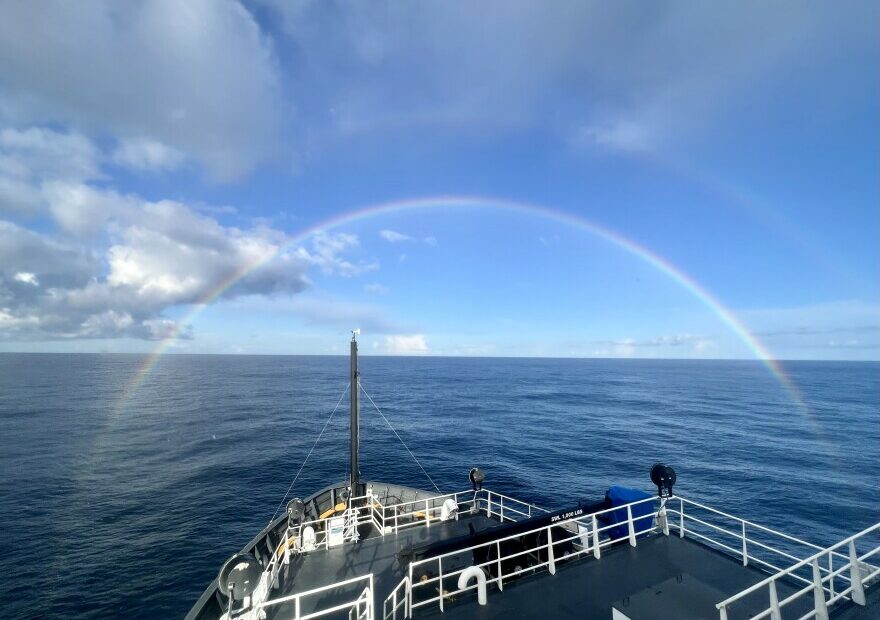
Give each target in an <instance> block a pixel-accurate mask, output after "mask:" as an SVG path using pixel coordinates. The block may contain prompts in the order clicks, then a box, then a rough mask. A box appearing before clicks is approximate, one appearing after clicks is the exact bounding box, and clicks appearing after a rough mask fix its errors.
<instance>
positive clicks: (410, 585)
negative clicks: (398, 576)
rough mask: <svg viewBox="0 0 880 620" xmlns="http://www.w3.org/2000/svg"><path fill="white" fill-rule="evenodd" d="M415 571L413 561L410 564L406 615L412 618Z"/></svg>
mask: <svg viewBox="0 0 880 620" xmlns="http://www.w3.org/2000/svg"><path fill="white" fill-rule="evenodd" d="M412 591H413V571H412V563H410V565H409V581H407V582H406V617H407V618H412V599H413V594H412Z"/></svg>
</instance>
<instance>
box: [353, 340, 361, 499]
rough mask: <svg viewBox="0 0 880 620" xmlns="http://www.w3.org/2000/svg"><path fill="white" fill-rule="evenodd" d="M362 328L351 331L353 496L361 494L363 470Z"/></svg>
mask: <svg viewBox="0 0 880 620" xmlns="http://www.w3.org/2000/svg"><path fill="white" fill-rule="evenodd" d="M360 331H361V330H359V329H356V330H354V331H352V332H351V388H350V392H351V496H352V497H357V496H358V495H360V481H361V471H360V465H359V463H358V447H359V444H360V419H359V416H358V392H359V391H360V373H359V372H358V344H357V335H358V334H359V333H360Z"/></svg>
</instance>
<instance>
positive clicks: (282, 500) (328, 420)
mask: <svg viewBox="0 0 880 620" xmlns="http://www.w3.org/2000/svg"><path fill="white" fill-rule="evenodd" d="M350 387H351V382H350V381H349V382H348V385H346V386H345V389H344V390H342V395H341V396H340V397H339V400H338V401H336V406H335V407H333V411H331V412H330V417H329V418H327V421H326V422H324V428H322V429H321V432H320V433H318V438H317V439H315V443H313V444H312V447H311V449H310V450H309V453H308V454H306V459H305V460H304V461H303V462H302V465H300V466H299V471H297V472H296V476H294V477H293V482H291V483H290V486H289V487H287V491H286V492H285V493H284V497H282V498H281V502H280V503H279V504H278V507H277V508H276V509H275V512H273V513H272V518H271V519H269V523H272V521H274V520H275V515H277V514H278V511H279V510H280V509H281V506H283V505H284V501H285V500H286V499H287V496H288V495H290V491H291V489H293V485H295V484H296V481H297V479H298V478H299V475H300V474H301V473H302V470H303V468H304V467H305V466H306V463H308V462H309V457H310V456H312V452H314V451H315V447H316V446H317V445H318V442H319V441H321V437H322V436H323V435H324V431H326V430H327V427H328V426H329V425H330V421H331V420H332V419H333V414H335V413H336V410H337V409H339V405H340V404H342V399H343V398H345V395H346V394H347V393H348V389H349V388H350ZM364 393H365V394H366V392H364Z"/></svg>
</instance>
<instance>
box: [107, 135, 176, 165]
mask: <svg viewBox="0 0 880 620" xmlns="http://www.w3.org/2000/svg"><path fill="white" fill-rule="evenodd" d="M184 160H185V156H184V155H183V153H181V152H180V151H178V150H177V149H175V148H171V147H170V146H167V145H165V144H162V143H161V142H157V141H156V140H151V139H149V138H140V139H126V140H122V142H120V144H119V146H118V147H117V148H116V150H115V151H113V161H115V162H116V163H117V164H119V165H121V166H125V167H127V168H133V169H135V170H140V171H143V172H164V171H167V170H174V169H175V168H177V167H178V166H180V165H181V164H182V163H183V161H184Z"/></svg>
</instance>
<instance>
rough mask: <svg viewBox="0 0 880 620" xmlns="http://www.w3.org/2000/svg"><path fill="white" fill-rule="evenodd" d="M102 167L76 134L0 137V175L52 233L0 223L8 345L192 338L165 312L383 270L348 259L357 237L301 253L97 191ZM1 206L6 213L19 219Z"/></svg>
mask: <svg viewBox="0 0 880 620" xmlns="http://www.w3.org/2000/svg"><path fill="white" fill-rule="evenodd" d="M40 155H45V157H40ZM103 160H104V159H103V158H102V157H101V154H100V152H99V151H98V149H97V148H96V147H95V146H94V145H93V144H92V143H91V142H90V141H89V140H87V139H86V138H84V137H82V136H80V135H78V134H67V133H63V132H57V131H52V130H48V129H28V130H24V131H5V132H2V133H0V162H2V163H3V165H2V169H0V175H3V174H5V175H7V176H14V177H15V178H16V179H18V180H20V181H21V186H22V188H21V191H22V192H24V196H26V197H30V196H35V197H36V198H35V199H34V200H33V203H32V204H31V205H29V209H30V215H32V216H42V217H44V218H47V219H48V220H49V221H50V222H51V223H53V224H54V226H55V231H56V233H55V234H53V232H51V231H46V232H43V231H41V232H36V231H33V230H29V229H27V228H23V227H21V226H20V225H18V224H15V223H13V222H11V221H5V220H2V219H0V311H2V315H0V337H2V338H5V339H37V338H40V339H47V338H48V339H53V338H54V339H57V338H65V339H69V338H115V337H133V338H145V339H156V338H164V337H166V336H168V335H169V334H175V335H177V336H178V337H187V335H189V334H190V332H188V331H187V326H181V325H177V324H175V323H174V321H172V320H170V319H168V318H167V317H165V316H164V313H165V311H166V310H168V309H169V308H172V307H175V306H180V305H191V304H199V303H203V302H205V301H210V300H212V299H214V298H216V297H222V298H226V299H231V298H235V297H240V296H245V295H278V294H285V295H292V294H295V293H298V292H300V291H302V290H304V289H305V288H306V287H307V286H308V285H309V279H308V275H307V274H308V271H309V269H312V268H318V269H321V270H322V272H324V273H327V274H333V275H341V276H346V277H351V276H353V275H357V274H359V273H362V272H364V271H369V270H371V269H375V268H376V267H377V265H376V264H374V263H364V262H358V261H353V260H351V259H349V258H347V257H346V254H347V253H349V252H351V251H353V250H355V249H356V248H357V247H358V238H357V237H356V236H354V235H350V234H345V233H339V234H327V233H318V234H316V235H313V236H312V237H311V239H310V240H309V242H308V243H307V244H304V245H303V244H300V245H296V246H293V245H292V244H291V239H290V238H289V237H288V236H287V235H286V234H285V233H283V232H281V231H279V230H275V229H273V228H271V227H269V226H266V225H264V224H260V225H255V226H253V227H251V228H247V229H241V228H237V227H234V226H226V225H223V224H221V223H220V222H219V221H218V220H217V219H215V217H213V215H212V214H211V210H210V209H204V208H198V209H196V208H193V207H191V206H189V205H187V204H184V203H181V202H177V201H170V200H159V201H150V200H145V199H143V198H141V197H140V196H138V195H135V194H121V193H119V192H117V191H115V190H114V189H112V188H109V187H106V186H102V185H97V184H93V183H91V182H89V181H90V179H101V178H103V175H102V172H101V169H100V167H99V166H98V162H99V161H103ZM5 200H6V199H5V198H2V197H0V212H3V211H5V212H7V213H19V211H17V210H16V209H17V208H15V207H10V206H9V204H8V203H7V202H5ZM12 201H13V203H14V204H20V203H21V201H18V202H15V196H13V197H12Z"/></svg>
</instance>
